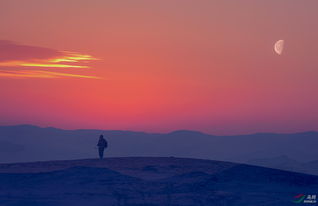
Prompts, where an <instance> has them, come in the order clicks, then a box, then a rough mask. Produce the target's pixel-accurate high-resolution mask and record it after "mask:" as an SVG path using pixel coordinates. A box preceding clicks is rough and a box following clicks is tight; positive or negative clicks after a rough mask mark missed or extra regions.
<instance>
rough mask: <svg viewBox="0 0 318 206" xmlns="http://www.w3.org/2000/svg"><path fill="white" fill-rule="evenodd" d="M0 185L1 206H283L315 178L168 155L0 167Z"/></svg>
mask: <svg viewBox="0 0 318 206" xmlns="http://www.w3.org/2000/svg"><path fill="white" fill-rule="evenodd" d="M0 182H1V185H0V205H3V206H11V205H15V206H26V205H32V206H37V205H41V206H55V205H58V206H69V205H77V206H82V205H83V206H84V205H90V206H95V205H96V206H97V205H98V206H99V205H122V206H133V205H134V206H137V205H138V206H146V205H147V206H150V205H151V206H161V205H162V206H166V205H171V206H172V205H173V206H176V205H178V206H183V205H184V206H186V205H192V206H199V205H207V206H209V205H213V206H215V205H231V206H249V205H251V206H252V205H271V206H276V205H277V206H278V205H285V206H288V205H294V203H293V202H292V201H293V200H294V199H293V197H294V196H295V195H297V194H299V193H302V194H314V193H315V192H317V191H318V176H313V175H306V174H301V173H293V172H287V171H283V170H277V169H270V168H264V167H258V166H251V165H245V164H236V163H231V162H222V161H211V160H200V159H185V158H173V157H166V158H165V157H126V158H109V159H104V160H97V159H84V160H68V161H48V162H31V163H15V164H1V165H0Z"/></svg>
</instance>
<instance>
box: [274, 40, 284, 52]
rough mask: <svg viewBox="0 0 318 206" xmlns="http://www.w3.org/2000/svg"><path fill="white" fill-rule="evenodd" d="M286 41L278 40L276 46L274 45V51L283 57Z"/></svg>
mask: <svg viewBox="0 0 318 206" xmlns="http://www.w3.org/2000/svg"><path fill="white" fill-rule="evenodd" d="M284 43H285V41H284V40H278V41H277V42H276V43H275V45H274V51H275V52H276V53H277V54H278V55H281V54H282V53H283V50H284Z"/></svg>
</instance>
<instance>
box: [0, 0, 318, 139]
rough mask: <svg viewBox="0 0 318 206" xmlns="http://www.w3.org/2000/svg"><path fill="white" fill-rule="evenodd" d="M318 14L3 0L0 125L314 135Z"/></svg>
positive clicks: (283, 2) (311, 3) (312, 8)
mask: <svg viewBox="0 0 318 206" xmlns="http://www.w3.org/2000/svg"><path fill="white" fill-rule="evenodd" d="M317 8H318V1H317V0H306V1H301V0H264V1H263V0H259V1H255V0H235V1H226V0H191V1H190V0H178V1H176V0H154V1H149V0H127V1H123V0H108V1H104V0H28V1H21V0H1V1H0V25H1V27H0V98H1V101H0V124H1V125H11V124H35V125H39V126H53V127H59V128H66V129H74V128H96V129H125V130H140V131H149V132H168V131H172V130H177V129H190V130H200V131H203V132H208V133H211V134H226V135H227V134H242V133H254V132H300V131H306V130H318V95H317V94H318V81H317V77H318V57H317V55H318V41H317V38H318V21H317V20H318V12H317ZM279 39H283V40H285V49H284V52H283V54H282V55H277V54H275V52H274V50H273V45H274V43H275V42H276V41H277V40H279Z"/></svg>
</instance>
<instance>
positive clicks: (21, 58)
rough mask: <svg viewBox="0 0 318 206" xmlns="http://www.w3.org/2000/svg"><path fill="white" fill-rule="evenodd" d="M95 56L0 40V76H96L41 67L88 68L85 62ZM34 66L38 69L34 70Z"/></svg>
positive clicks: (93, 58) (92, 59)
mask: <svg viewBox="0 0 318 206" xmlns="http://www.w3.org/2000/svg"><path fill="white" fill-rule="evenodd" d="M94 60H98V59H97V58H95V57H93V56H91V55H88V54H81V53H78V52H70V51H57V50H53V49H48V48H42V47H35V46H27V45H19V44H16V43H14V42H11V41H3V40H0V68H1V67H5V68H6V70H2V71H1V70H0V77H23V78H26V77H33V78H57V77H75V78H93V79H100V78H99V77H96V76H86V75H79V74H69V73H60V72H53V71H50V72H49V71H43V70H41V69H43V68H52V69H55V68H78V69H87V68H90V66H88V65H87V64H88V63H89V62H90V61H94ZM12 67H13V68H16V67H18V68H20V69H23V68H26V67H32V68H33V70H15V71H12V70H10V68H12ZM35 68H37V69H39V70H34V69H35Z"/></svg>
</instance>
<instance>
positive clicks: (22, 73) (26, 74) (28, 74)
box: [0, 70, 101, 79]
mask: <svg viewBox="0 0 318 206" xmlns="http://www.w3.org/2000/svg"><path fill="white" fill-rule="evenodd" d="M0 77H10V78H50V79H53V78H63V77H64V78H67V77H74V78H85V79H101V78H100V77H97V76H88V75H80V74H71V73H63V72H51V71H43V70H14V71H12V70H10V71H8V70H0Z"/></svg>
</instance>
